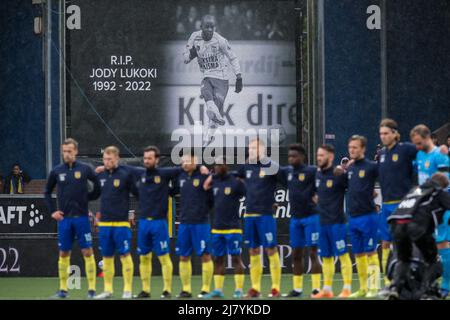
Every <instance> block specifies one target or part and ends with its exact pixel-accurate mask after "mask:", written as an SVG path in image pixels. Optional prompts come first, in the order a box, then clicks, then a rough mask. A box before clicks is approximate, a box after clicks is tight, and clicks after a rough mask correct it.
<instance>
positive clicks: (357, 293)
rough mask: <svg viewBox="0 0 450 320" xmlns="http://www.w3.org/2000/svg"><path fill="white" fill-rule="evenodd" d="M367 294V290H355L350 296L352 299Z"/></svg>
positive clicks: (363, 296)
mask: <svg viewBox="0 0 450 320" xmlns="http://www.w3.org/2000/svg"><path fill="white" fill-rule="evenodd" d="M366 295H367V291H366V290H358V291H356V292H353V293H352V294H351V295H350V296H349V298H351V299H358V298H365V297H366Z"/></svg>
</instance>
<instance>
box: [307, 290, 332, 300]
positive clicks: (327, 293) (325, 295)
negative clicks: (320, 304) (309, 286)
mask: <svg viewBox="0 0 450 320" xmlns="http://www.w3.org/2000/svg"><path fill="white" fill-rule="evenodd" d="M333 297H334V295H333V292H331V291H329V290H320V291H319V292H318V293H316V294H313V295H312V296H311V298H313V299H324V298H325V299H331V298H333Z"/></svg>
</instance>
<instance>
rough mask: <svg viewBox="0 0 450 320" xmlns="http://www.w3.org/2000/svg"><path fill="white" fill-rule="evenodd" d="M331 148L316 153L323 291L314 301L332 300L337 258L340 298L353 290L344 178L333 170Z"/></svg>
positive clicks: (335, 169) (345, 180)
mask: <svg viewBox="0 0 450 320" xmlns="http://www.w3.org/2000/svg"><path fill="white" fill-rule="evenodd" d="M333 161H334V147H333V146H332V145H327V144H326V145H322V146H320V147H319V148H318V149H317V165H318V166H319V169H320V170H319V171H318V172H317V173H316V188H317V191H316V192H317V196H318V210H319V212H320V237H319V248H320V257H321V258H322V269H323V280H324V281H323V282H324V286H323V290H322V291H320V293H318V294H316V295H314V296H313V298H332V297H333V290H332V286H333V277H334V272H335V266H334V259H335V257H339V261H340V263H341V274H342V279H343V281H344V287H343V289H342V291H341V293H340V294H339V298H348V297H349V296H350V295H351V286H352V262H351V260H350V255H349V253H348V251H347V225H346V217H345V214H344V198H345V191H346V189H347V184H348V180H347V176H346V175H345V174H343V171H342V170H338V168H336V167H335V166H333Z"/></svg>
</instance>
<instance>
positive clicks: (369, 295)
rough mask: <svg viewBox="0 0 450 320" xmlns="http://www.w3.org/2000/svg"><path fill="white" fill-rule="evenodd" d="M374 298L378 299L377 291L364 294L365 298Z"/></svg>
mask: <svg viewBox="0 0 450 320" xmlns="http://www.w3.org/2000/svg"><path fill="white" fill-rule="evenodd" d="M376 297H378V290H377V289H370V290H369V291H368V292H367V294H366V298H376Z"/></svg>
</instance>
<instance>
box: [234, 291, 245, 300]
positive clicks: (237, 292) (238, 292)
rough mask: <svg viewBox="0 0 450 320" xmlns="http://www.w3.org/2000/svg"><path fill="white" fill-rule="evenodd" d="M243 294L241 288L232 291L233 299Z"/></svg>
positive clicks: (239, 297)
mask: <svg viewBox="0 0 450 320" xmlns="http://www.w3.org/2000/svg"><path fill="white" fill-rule="evenodd" d="M243 296H244V293H243V292H242V290H235V291H234V293H233V298H235V299H241V298H242V297H243Z"/></svg>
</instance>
